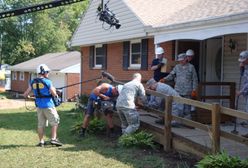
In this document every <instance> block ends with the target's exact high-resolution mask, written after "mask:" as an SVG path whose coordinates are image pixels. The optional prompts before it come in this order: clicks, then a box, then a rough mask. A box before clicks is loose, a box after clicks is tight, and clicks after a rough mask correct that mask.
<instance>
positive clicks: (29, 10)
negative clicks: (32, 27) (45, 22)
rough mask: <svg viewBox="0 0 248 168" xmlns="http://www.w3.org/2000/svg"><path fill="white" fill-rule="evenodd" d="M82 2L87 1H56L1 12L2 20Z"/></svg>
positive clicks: (0, 17)
mask: <svg viewBox="0 0 248 168" xmlns="http://www.w3.org/2000/svg"><path fill="white" fill-rule="evenodd" d="M82 1H85V0H55V1H52V2H48V3H43V4H38V5H33V6H29V7H24V8H19V9H13V10H9V11H4V12H0V19H4V18H8V17H13V16H18V15H23V14H28V13H32V12H38V11H42V10H46V9H51V8H56V7H59V6H65V5H70V4H73V3H77V2H82Z"/></svg>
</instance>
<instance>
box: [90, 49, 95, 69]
mask: <svg viewBox="0 0 248 168" xmlns="http://www.w3.org/2000/svg"><path fill="white" fill-rule="evenodd" d="M94 52H95V47H94V46H90V55H89V59H90V60H89V63H90V64H89V66H90V69H92V68H93V67H94V54H95V53H94Z"/></svg>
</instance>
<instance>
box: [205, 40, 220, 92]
mask: <svg viewBox="0 0 248 168" xmlns="http://www.w3.org/2000/svg"><path fill="white" fill-rule="evenodd" d="M205 61H206V70H205V72H206V80H205V81H206V82H220V81H221V65H222V39H221V38H212V39H208V40H206V59H205ZM205 91H206V93H207V95H208V96H210V95H221V88H220V87H218V86H208V87H206V90H205Z"/></svg>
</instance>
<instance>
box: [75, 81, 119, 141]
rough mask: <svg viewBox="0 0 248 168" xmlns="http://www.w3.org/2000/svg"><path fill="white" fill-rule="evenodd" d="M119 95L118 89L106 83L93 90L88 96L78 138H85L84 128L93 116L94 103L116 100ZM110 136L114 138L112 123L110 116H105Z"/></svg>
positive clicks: (109, 114) (108, 114)
mask: <svg viewBox="0 0 248 168" xmlns="http://www.w3.org/2000/svg"><path fill="white" fill-rule="evenodd" d="M118 95H119V93H118V89H117V88H116V87H114V86H112V85H110V84H108V83H102V84H101V85H99V86H97V87H96V88H94V89H93V90H92V92H91V94H90V96H89V99H88V104H87V110H86V111H85V116H84V119H83V124H82V127H81V129H80V131H79V138H80V139H82V138H84V137H85V132H86V128H87V127H88V125H89V122H90V117H91V116H93V114H94V110H95V108H94V103H95V102H98V100H104V101H111V99H112V98H116V97H117V96H118ZM106 118H107V122H108V126H109V130H110V136H114V124H113V121H112V114H111V113H107V114H106Z"/></svg>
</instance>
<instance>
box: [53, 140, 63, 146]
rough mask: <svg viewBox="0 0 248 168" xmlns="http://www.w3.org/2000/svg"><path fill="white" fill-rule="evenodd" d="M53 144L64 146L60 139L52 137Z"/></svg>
mask: <svg viewBox="0 0 248 168" xmlns="http://www.w3.org/2000/svg"><path fill="white" fill-rule="evenodd" d="M51 144H52V145H56V146H62V145H63V144H62V143H61V142H60V141H59V140H58V139H52V140H51Z"/></svg>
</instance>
